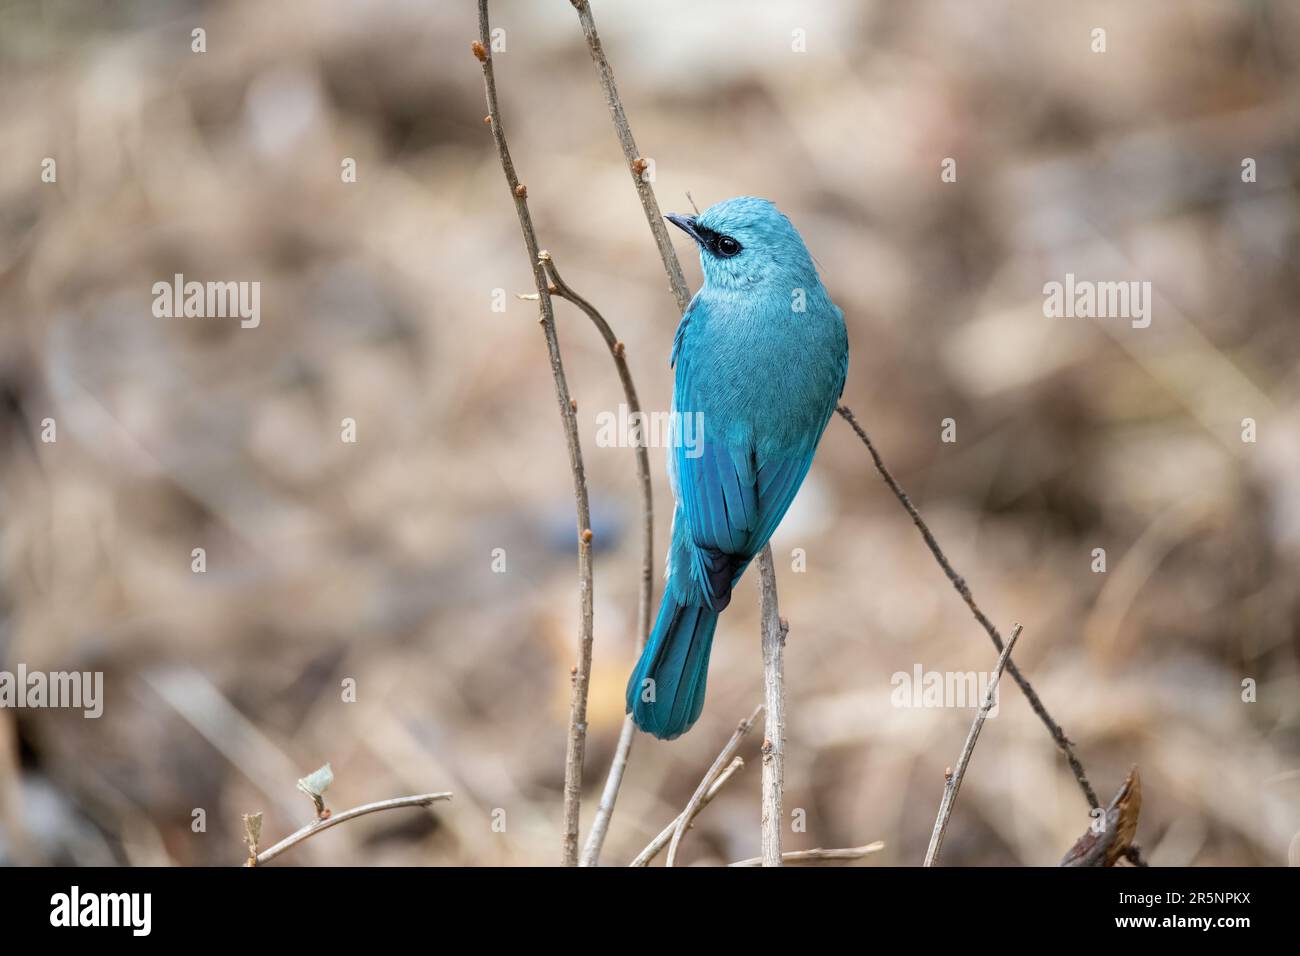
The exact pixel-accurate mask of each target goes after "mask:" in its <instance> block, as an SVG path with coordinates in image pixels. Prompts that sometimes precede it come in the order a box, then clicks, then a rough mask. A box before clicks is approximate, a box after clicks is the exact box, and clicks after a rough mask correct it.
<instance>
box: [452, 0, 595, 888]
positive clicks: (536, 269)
mask: <svg viewBox="0 0 1300 956" xmlns="http://www.w3.org/2000/svg"><path fill="white" fill-rule="evenodd" d="M478 32H479V38H478V40H476V41H475V42H474V43H473V44H472V45H471V50H472V52H473V53H474V56H475V57H477V58H478V61H479V63H480V64H481V65H482V67H483V88H484V92H485V93H486V95H487V106H488V121H489V124H490V125H491V127H492V138H493V140H494V141H495V142H496V147H497V155H498V157H499V158H500V160H501V169H502V171H503V172H504V173H505V177H506V184H507V185H508V186H509V188H510V195H511V198H512V199H513V200H514V203H515V212H516V213H517V214H518V216H519V228H520V231H521V232H522V233H523V237H524V246H525V247H526V248H527V250H528V261H529V264H530V265H531V266H532V270H533V282H534V284H535V285H536V286H537V303H538V308H539V311H540V312H541V325H542V332H543V334H544V335H545V337H546V347H547V351H548V352H549V353H550V359H551V375H552V377H553V378H554V379H555V398H556V402H557V403H558V405H559V408H560V419H561V421H562V422H563V424H564V436H565V440H566V442H567V443H568V447H569V467H570V470H571V471H572V472H573V497H574V504H575V506H576V510H577V517H578V601H579V612H580V613H579V620H580V625H579V633H578V662H577V664H575V665H574V667H573V671H572V675H573V691H572V694H571V695H570V703H569V737H568V743H567V745H566V748H565V754H564V842H563V853H562V856H561V861H562V863H563V864H564V865H565V866H577V865H578V825H579V814H580V812H581V803H582V764H583V757H584V755H585V753H586V747H587V688H588V685H589V684H590V681H591V643H592V617H593V613H594V612H593V606H592V600H593V588H592V568H591V508H590V505H589V504H588V500H587V475H586V472H585V470H584V469H583V465H582V447H581V445H580V444H579V440H578V418H577V402H576V401H574V400H573V399H571V398H570V397H569V385H568V382H567V380H566V379H565V377H564V362H563V359H562V358H561V356H560V342H559V338H558V337H557V335H556V331H555V312H554V309H553V308H552V305H551V294H550V291H549V289H550V286H549V284H548V283H547V281H546V271H545V269H544V268H543V266H542V259H541V258H540V253H541V249H539V248H538V245H537V234H536V233H535V231H534V230H533V219H532V216H531V215H530V214H529V211H528V190H527V188H526V187H525V186H524V185H523V184H522V183H520V182H519V177H518V176H517V175H516V174H515V167H514V163H513V162H512V161H511V159H510V148H509V146H507V145H506V135H505V129H504V128H503V127H502V124H501V109H500V107H499V105H498V104H497V89H496V79H495V77H494V75H493V71H492V55H491V53H490V52H489V51H490V50H491V46H492V42H491V34H492V29H491V26H490V24H489V22H488V0H479V3H478Z"/></svg>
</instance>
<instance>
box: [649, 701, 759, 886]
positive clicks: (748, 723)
mask: <svg viewBox="0 0 1300 956" xmlns="http://www.w3.org/2000/svg"><path fill="white" fill-rule="evenodd" d="M762 709H763V705H762V704H760V705H759V706H757V707H755V708H754V712H753V713H752V714H750V715H749V716H748V717H746V718H745V719H744V720H742V721H741V722H740V723H739V724H737V725H736V732H735V733H733V734H732V735H731V739H730V740H728V741H727V745H726V746H725V747H723V748H722V752H721V753H719V754H718V757H717V759H716V760H714V761H713V766H711V767H709V771H708V773H706V774H705V775H704V779H702V780H701V781H700V785H699V786H698V787H696V788H695V792H694V793H693V794H691V799H690V801H689V802H688V803H687V804H686V809H685V810H683V811H682V814H681V816H679V817H678V818H677V827H676V829H674V830H673V838H672V842H671V843H669V844H668V866H672V865H674V864H675V863H676V862H677V847H678V846H679V845H680V844H681V842H682V835H683V834H684V833H686V828H687V827H688V826H689V825H690V822H691V820H692V819H693V818H694V816H695V814H696V813H698V812H699V809H700V806H701V802H702V801H703V800H704V794H705V793H707V792H708V789H709V785H710V784H711V783H712V782H713V778H714V777H716V776H717V775H718V774H719V773H721V772H722V768H723V767H724V766H726V764H727V761H729V760H730V759H731V758H732V756H733V755H734V754H735V753H736V749H737V748H738V747H739V746H740V741H741V740H742V739H743V738H744V736H745V734H747V733H749V728H750V727H752V726H753V724H754V721H755V720H757V719H758V712H759V711H760V710H762Z"/></svg>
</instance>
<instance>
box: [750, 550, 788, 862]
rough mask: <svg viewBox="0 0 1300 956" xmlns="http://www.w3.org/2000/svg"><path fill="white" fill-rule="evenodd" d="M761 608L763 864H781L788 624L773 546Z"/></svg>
mask: <svg viewBox="0 0 1300 956" xmlns="http://www.w3.org/2000/svg"><path fill="white" fill-rule="evenodd" d="M758 573H759V591H760V595H761V597H760V608H761V614H760V616H761V618H762V635H763V694H764V696H763V705H764V709H765V714H766V716H765V720H766V725H767V726H766V729H765V732H764V738H763V818H762V842H763V846H762V854H763V855H762V860H763V865H764V866H780V865H781V826H782V823H783V821H784V819H785V817H784V810H783V809H782V806H781V803H782V795H783V794H784V793H785V638H786V633H787V632H788V630H789V625H788V624H787V623H786V622H785V621H783V620H781V612H780V609H779V607H778V606H777V596H776V568H775V567H774V566H773V564H772V546H771V545H770V544H769V545H767V546H765V547H764V548H763V553H762V554H761V555H760V556H759V558H758Z"/></svg>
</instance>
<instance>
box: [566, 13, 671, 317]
mask: <svg viewBox="0 0 1300 956" xmlns="http://www.w3.org/2000/svg"><path fill="white" fill-rule="evenodd" d="M570 2H571V3H572V4H573V8H574V9H575V10H577V11H578V22H579V23H580V24H582V35H583V36H585V37H586V38H587V49H588V50H590V51H591V59H592V62H593V63H595V64H596V72H597V74H599V76H600V87H601V89H602V90H604V91H605V102H606V103H608V104H609V113H610V116H612V117H613V119H614V130H615V132H616V133H617V134H618V143H619V145H620V146H621V147H622V148H623V158H624V159H626V160H627V168H628V171H629V172H630V173H631V174H632V182H633V183H635V184H636V193H637V195H638V196H639V197H640V199H641V208H642V209H643V210H645V217H646V221H647V222H648V223H649V224H650V231H651V232H652V233H653V234H654V238H655V245H656V246H658V247H659V257H660V258H661V259H663V262H664V270H665V271H666V272H667V273H668V283H669V285H670V286H671V288H672V293H673V298H675V299H676V300H677V311H678V312H685V311H686V307H687V306H688V305H690V303H691V294H690V291H689V290H688V289H687V288H686V277H685V276H684V275H682V265H681V263H680V262H678V261H677V253H676V252H674V251H673V243H672V240H671V239H670V238H669V237H668V227H667V226H666V225H664V217H663V215H662V214H661V213H660V212H659V201H658V200H657V199H655V191H654V189H653V188H652V187H651V185H650V183H649V181H647V180H646V178H645V170H646V160H645V157H643V156H642V155H641V153H640V151H639V150H638V149H637V148H636V140H635V139H633V138H632V128H631V127H630V126H629V125H628V122H627V114H626V113H624V112H623V101H622V100H621V99H619V95H618V87H617V86H615V84H614V70H613V69H612V68H611V67H610V65H609V60H607V59H606V58H605V50H604V47H602V46H601V44H600V35H599V34H598V33H596V22H595V21H594V20H593V19H592V18H591V5H590V4H589V3H588V2H587V0H570Z"/></svg>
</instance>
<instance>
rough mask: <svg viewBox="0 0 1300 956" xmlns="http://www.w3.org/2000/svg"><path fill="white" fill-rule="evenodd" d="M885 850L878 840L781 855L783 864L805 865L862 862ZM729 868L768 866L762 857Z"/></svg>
mask: <svg viewBox="0 0 1300 956" xmlns="http://www.w3.org/2000/svg"><path fill="white" fill-rule="evenodd" d="M884 848H885V844H884V843H882V842H880V841H879V840H877V841H876V842H875V843H868V844H867V845H866V846H850V847H845V848H843V849H840V850H823V849H822V848H821V847H818V848H817V849H815V850H790V851H789V852H787V853H782V854H781V862H782V863H805V862H808V861H811V860H860V859H862V858H863V857H864V856H871V855H872V854H873V853H879V852H880V851H881V850H883V849H884ZM727 865H728V866H766V865H767V864H766V863H764V862H763V858H762V857H761V856H756V857H753V858H752V859H748V860H737V861H736V862H735V863H729V864H727Z"/></svg>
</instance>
